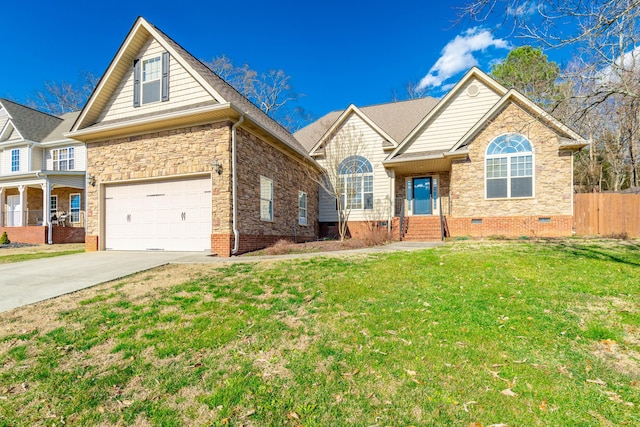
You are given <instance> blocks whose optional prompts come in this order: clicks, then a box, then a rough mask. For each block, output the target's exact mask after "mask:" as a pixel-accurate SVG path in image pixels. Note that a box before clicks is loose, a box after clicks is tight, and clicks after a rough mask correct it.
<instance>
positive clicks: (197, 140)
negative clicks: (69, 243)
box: [86, 121, 231, 250]
mask: <svg viewBox="0 0 640 427" xmlns="http://www.w3.org/2000/svg"><path fill="white" fill-rule="evenodd" d="M230 125H231V124H230V123H229V122H228V121H227V122H221V123H213V124H207V125H200V126H192V127H187V128H181V129H171V130H166V131H161V132H154V133H149V134H145V135H138V136H131V137H126V138H118V139H113V140H108V141H102V142H95V143H89V144H87V161H88V164H87V174H91V175H93V176H95V178H96V182H97V183H98V185H96V186H95V187H91V186H90V187H88V188H87V236H86V247H87V250H97V249H99V248H100V247H102V244H103V242H100V241H99V238H98V236H99V235H100V223H99V217H100V212H99V207H100V205H99V201H100V197H101V196H100V195H101V189H102V186H101V184H102V183H105V182H106V183H109V182H114V181H128V180H136V179H158V178H170V177H175V178H179V176H180V175H185V174H198V173H202V174H209V173H211V172H212V168H213V162H214V160H216V159H217V160H218V162H220V163H221V164H222V170H223V173H222V174H221V175H217V174H214V176H213V179H212V199H213V200H212V211H213V212H212V214H213V215H212V222H213V224H212V231H211V233H212V235H214V234H221V233H225V234H227V235H228V233H230V232H231V174H230V170H231V163H230V159H231V157H230ZM212 243H213V237H212Z"/></svg>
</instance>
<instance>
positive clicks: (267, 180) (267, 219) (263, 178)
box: [260, 175, 273, 222]
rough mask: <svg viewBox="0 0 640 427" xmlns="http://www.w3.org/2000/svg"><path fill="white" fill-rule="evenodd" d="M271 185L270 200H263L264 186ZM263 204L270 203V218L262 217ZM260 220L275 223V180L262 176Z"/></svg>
mask: <svg viewBox="0 0 640 427" xmlns="http://www.w3.org/2000/svg"><path fill="white" fill-rule="evenodd" d="M267 183H268V184H269V185H270V194H269V198H263V197H262V193H263V191H262V189H263V185H266V184H267ZM263 202H267V203H269V216H268V217H265V216H263V215H262V203H263ZM260 219H261V220H262V221H270V222H271V221H273V180H272V179H271V178H267V177H266V176H262V175H260Z"/></svg>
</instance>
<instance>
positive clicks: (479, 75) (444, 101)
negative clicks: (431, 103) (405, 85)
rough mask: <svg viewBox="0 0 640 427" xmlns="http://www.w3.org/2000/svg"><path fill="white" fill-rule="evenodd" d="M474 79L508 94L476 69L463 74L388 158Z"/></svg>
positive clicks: (396, 152)
mask: <svg viewBox="0 0 640 427" xmlns="http://www.w3.org/2000/svg"><path fill="white" fill-rule="evenodd" d="M474 77H475V78H477V79H478V80H480V81H482V82H483V83H484V84H486V85H487V86H489V87H490V88H492V89H493V90H495V91H496V92H498V93H499V94H501V95H503V96H504V94H505V93H507V92H508V90H507V88H505V87H504V86H502V85H501V84H500V83H498V82H497V81H495V80H494V79H492V78H491V77H489V76H488V75H487V74H486V73H484V72H482V71H481V70H480V69H479V68H477V67H473V68H471V69H470V70H469V71H468V72H467V74H465V75H464V76H463V77H462V79H460V81H459V82H458V83H456V85H455V86H454V87H453V88H451V90H450V91H449V92H447V94H446V95H445V96H444V97H443V98H442V99H440V102H438V104H437V105H436V106H435V107H434V108H433V109H432V110H431V111H429V114H427V115H426V116H425V117H424V118H423V119H422V120H421V121H420V123H418V125H417V126H416V127H415V128H413V130H412V131H411V132H410V133H409V135H407V136H406V137H405V138H404V139H403V140H402V141H400V144H399V145H398V147H397V148H396V149H395V150H394V151H393V152H392V153H391V154H389V157H388V158H392V157H393V156H395V155H396V154H398V152H399V151H400V150H401V149H402V147H404V146H405V145H407V143H408V142H409V141H411V140H412V139H413V138H414V137H415V136H416V135H417V134H418V133H419V132H420V131H422V129H424V127H425V126H426V125H427V124H428V123H429V122H430V121H431V120H432V119H433V118H434V117H435V116H436V115H437V114H438V113H439V112H440V111H441V110H442V109H443V108H444V106H445V105H447V103H448V102H449V100H450V99H451V98H453V96H454V95H455V94H456V93H458V92H459V91H460V90H461V89H462V87H463V86H464V85H465V84H466V83H467V82H468V81H469V80H471V79H472V78H474Z"/></svg>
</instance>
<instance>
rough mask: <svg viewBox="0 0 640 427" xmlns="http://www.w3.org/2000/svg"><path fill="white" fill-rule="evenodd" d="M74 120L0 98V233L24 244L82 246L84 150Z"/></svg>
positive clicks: (73, 117) (75, 114) (66, 115)
mask: <svg viewBox="0 0 640 427" xmlns="http://www.w3.org/2000/svg"><path fill="white" fill-rule="evenodd" d="M77 117H78V113H68V114H64V115H62V116H60V117H55V116H52V115H49V114H45V113H42V112H39V111H36V110H33V109H31V108H29V107H25V106H24V105H20V104H17V103H15V102H13V101H9V100H7V99H0V233H2V232H4V231H6V232H7V235H8V236H9V239H10V240H12V241H16V242H24V243H40V244H42V243H71V242H84V225H85V223H84V222H85V215H84V214H85V211H84V205H85V200H84V195H85V160H86V156H85V146H84V144H83V143H82V142H79V141H74V140H71V139H69V138H68V137H65V136H64V133H65V132H68V131H69V129H70V128H71V125H72V124H73V122H74V121H75V119H76V118H77Z"/></svg>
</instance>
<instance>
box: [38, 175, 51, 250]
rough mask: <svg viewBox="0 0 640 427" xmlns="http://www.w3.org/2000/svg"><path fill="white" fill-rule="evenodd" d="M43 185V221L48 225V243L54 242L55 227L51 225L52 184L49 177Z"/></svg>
mask: <svg viewBox="0 0 640 427" xmlns="http://www.w3.org/2000/svg"><path fill="white" fill-rule="evenodd" d="M40 185H41V186H42V219H43V221H42V223H43V224H44V225H46V226H47V227H48V229H47V243H48V244H52V243H53V227H52V226H51V184H50V183H49V179H48V178H47V179H46V181H45V182H43V183H42V184H40Z"/></svg>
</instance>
